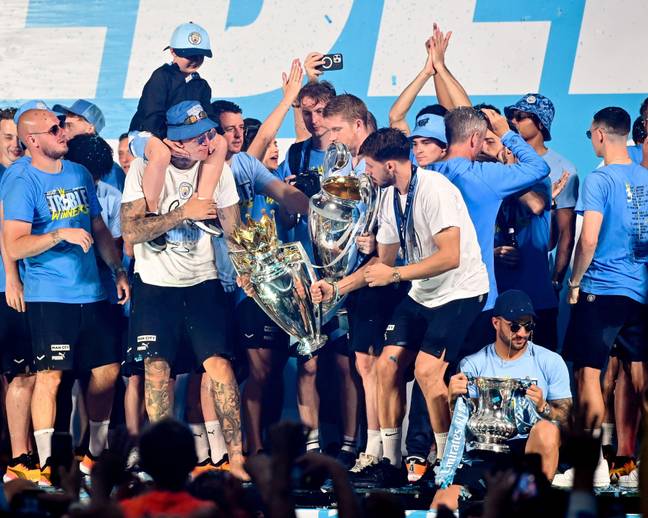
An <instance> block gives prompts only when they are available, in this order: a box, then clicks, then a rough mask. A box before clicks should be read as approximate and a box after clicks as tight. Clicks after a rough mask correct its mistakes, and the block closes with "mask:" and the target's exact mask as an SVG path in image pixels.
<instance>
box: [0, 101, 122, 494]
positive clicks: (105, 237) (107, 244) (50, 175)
mask: <svg viewBox="0 0 648 518" xmlns="http://www.w3.org/2000/svg"><path fill="white" fill-rule="evenodd" d="M18 134H19V137H20V140H21V141H22V142H23V143H24V144H25V145H26V146H27V149H28V150H29V151H30V154H31V156H32V161H31V162H28V161H18V162H17V163H16V164H14V166H12V168H13V167H15V168H16V170H15V171H7V172H6V173H5V174H7V175H8V177H7V182H6V183H5V185H4V195H3V196H4V198H3V208H4V219H5V221H4V225H3V238H4V243H5V250H6V252H7V255H8V257H9V258H10V259H11V260H14V261H16V260H19V259H24V262H25V275H24V284H25V293H24V297H25V302H26V304H27V315H28V318H29V323H30V328H31V333H32V347H33V353H34V362H35V367H36V370H37V374H36V385H35V388H34V396H33V400H32V421H33V426H34V437H35V439H36V446H37V450H38V456H39V459H40V465H41V477H42V479H43V482H44V483H46V484H47V483H49V478H50V474H51V470H50V466H49V464H48V461H49V458H50V456H51V437H52V434H53V431H54V429H53V425H54V416H55V410H56V393H57V390H58V385H59V383H60V380H61V376H62V371H63V370H71V369H75V370H77V371H78V372H84V371H90V373H91V377H90V383H89V389H88V393H87V403H88V413H89V419H90V430H91V433H90V448H89V449H90V455H91V456H98V455H99V454H101V452H102V451H103V449H104V447H105V445H106V440H107V434H108V423H109V418H110V409H111V405H112V398H113V390H114V384H115V380H116V378H117V376H118V374H119V359H120V356H121V355H120V350H119V347H118V343H117V342H116V341H115V340H114V339H113V337H112V334H111V333H110V332H109V329H108V328H109V327H110V322H109V321H108V319H107V302H106V301H105V298H106V296H105V293H104V291H103V289H102V287H101V283H100V281H99V275H98V272H97V263H96V258H95V250H96V251H98V252H99V254H100V255H101V257H102V259H103V260H104V261H105V262H106V264H108V266H109V267H110V268H111V269H112V270H113V272H114V273H115V276H116V281H115V283H116V286H117V293H118V296H119V298H120V302H122V303H124V302H126V301H127V300H128V298H129V296H130V288H129V286H128V280H127V278H126V271H125V270H124V269H123V267H122V266H121V262H120V259H119V255H118V253H117V249H116V247H115V244H114V241H113V238H112V236H111V235H110V232H109V231H108V229H107V228H106V225H105V224H104V222H103V220H102V219H101V207H100V205H99V202H98V201H97V197H96V194H95V189H94V185H93V182H92V178H91V177H90V174H89V173H88V171H87V170H86V169H85V168H84V167H82V166H80V165H78V164H74V163H73V162H68V161H66V160H61V157H63V156H64V155H65V153H66V152H67V151H68V146H67V135H66V133H65V129H64V127H63V126H62V125H61V123H60V122H59V120H58V118H57V117H56V115H55V114H54V113H52V112H50V111H48V110H43V109H36V110H27V111H25V112H23V113H22V114H21V116H20V119H19V121H18ZM95 243H96V248H95V247H94V244H95ZM91 462H92V459H90V458H89V459H88V462H85V460H84V464H86V465H87V464H91Z"/></svg>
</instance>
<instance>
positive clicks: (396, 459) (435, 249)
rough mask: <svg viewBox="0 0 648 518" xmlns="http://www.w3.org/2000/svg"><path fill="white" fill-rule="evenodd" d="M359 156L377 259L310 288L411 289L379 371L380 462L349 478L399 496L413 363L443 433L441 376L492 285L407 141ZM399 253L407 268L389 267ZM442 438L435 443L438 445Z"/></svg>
mask: <svg viewBox="0 0 648 518" xmlns="http://www.w3.org/2000/svg"><path fill="white" fill-rule="evenodd" d="M360 153H361V155H362V156H363V157H364V159H365V161H366V172H367V174H368V175H369V176H370V177H371V179H372V180H373V181H374V183H375V184H376V185H378V186H380V187H383V188H385V190H384V192H383V197H382V202H381V206H380V209H379V229H378V235H377V241H378V256H377V257H374V258H372V259H371V260H370V261H369V262H367V264H366V265H364V266H363V267H361V268H360V269H359V270H358V271H356V272H355V273H353V274H351V275H349V276H347V277H345V278H343V279H342V280H340V281H339V282H336V283H329V282H327V281H325V280H322V281H318V282H316V283H314V284H313V285H312V287H311V292H312V295H313V301H314V302H318V301H320V300H324V301H328V300H331V299H332V298H334V297H335V296H338V295H343V294H346V293H349V292H350V291H354V290H356V289H359V288H361V287H363V286H367V285H369V286H370V287H372V288H373V287H379V286H387V285H398V284H400V283H401V282H403V281H411V282H412V287H411V289H410V290H409V294H408V295H407V296H406V297H404V298H403V299H402V301H400V302H399V303H398V305H397V306H396V308H395V309H394V312H393V314H392V316H391V317H390V318H389V319H388V321H387V326H386V335H385V342H384V343H385V346H384V348H383V350H382V352H381V355H380V356H379V358H378V361H377V374H378V417H379V422H380V434H381V439H382V445H383V460H382V462H379V463H377V464H375V465H372V466H368V467H367V468H366V469H364V470H363V471H362V472H361V473H359V474H358V475H357V476H354V481H356V482H359V483H360V482H367V483H375V484H381V485H383V486H384V487H385V486H386V487H389V486H399V485H401V484H404V483H405V482H406V476H405V471H404V470H403V469H402V466H401V461H402V457H401V436H402V430H401V422H402V419H403V414H404V407H405V391H404V389H405V373H406V371H407V369H408V368H409V366H410V365H411V364H412V363H413V362H414V361H416V364H415V374H416V376H417V379H418V380H419V383H420V384H421V387H422V389H423V392H424V394H425V396H426V401H427V404H428V407H429V410H430V415H431V416H432V417H431V419H432V426H433V428H434V429H435V431H438V432H439V433H440V434H443V433H444V432H445V433H447V429H448V426H449V421H450V418H449V413H448V408H447V401H446V397H447V388H446V386H445V384H444V382H443V375H444V372H445V369H446V367H447V362H448V361H449V360H453V359H454V358H455V356H456V354H457V352H458V351H459V348H460V347H461V345H462V343H463V340H464V337H465V333H466V332H467V329H468V328H469V327H470V324H471V323H472V321H473V320H474V318H475V317H476V316H477V315H478V314H479V312H480V311H481V308H482V306H483V305H484V301H485V295H486V293H487V292H488V276H487V273H486V268H485V266H484V263H483V262H482V260H481V252H480V250H479V245H478V243H477V237H476V234H475V229H474V226H473V224H472V222H471V220H470V217H469V216H468V211H467V209H466V205H465V203H464V201H463V199H462V197H461V194H460V193H459V191H458V190H457V189H456V188H455V187H454V186H453V185H452V184H451V183H450V182H449V181H448V180H447V179H445V178H444V177H443V176H442V175H439V174H437V173H434V172H429V171H425V170H422V169H418V168H416V167H414V166H413V165H412V163H411V161H410V159H409V153H410V143H409V141H408V140H407V137H405V135H404V134H403V133H401V132H400V131H398V130H395V129H387V128H383V129H380V130H378V131H377V132H375V133H373V134H371V135H370V136H369V137H367V139H366V140H365V142H364V143H363V144H362V147H361V148H360ZM399 251H400V253H401V254H402V262H403V264H404V266H401V267H394V264H395V263H396V260H397V256H398V254H399ZM419 350H420V352H419ZM443 438H444V437H441V436H439V437H437V442H441V441H442V440H443ZM441 449H442V448H441Z"/></svg>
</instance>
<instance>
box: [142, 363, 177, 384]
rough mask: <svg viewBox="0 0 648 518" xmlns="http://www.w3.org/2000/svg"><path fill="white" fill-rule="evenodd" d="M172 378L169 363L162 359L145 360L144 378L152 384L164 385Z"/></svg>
mask: <svg viewBox="0 0 648 518" xmlns="http://www.w3.org/2000/svg"><path fill="white" fill-rule="evenodd" d="M170 376H171V368H170V367H169V363H168V362H167V361H166V360H164V359H162V358H146V360H144V377H145V379H146V381H148V382H152V383H164V382H166V381H168V380H169V377H170Z"/></svg>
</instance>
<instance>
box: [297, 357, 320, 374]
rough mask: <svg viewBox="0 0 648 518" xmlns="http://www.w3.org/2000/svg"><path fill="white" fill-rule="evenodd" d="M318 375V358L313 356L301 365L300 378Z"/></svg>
mask: <svg viewBox="0 0 648 518" xmlns="http://www.w3.org/2000/svg"><path fill="white" fill-rule="evenodd" d="M316 375H317V358H311V359H310V360H308V361H307V362H304V363H302V364H301V365H300V366H299V377H300V378H303V379H304V378H311V379H312V378H315V376H316Z"/></svg>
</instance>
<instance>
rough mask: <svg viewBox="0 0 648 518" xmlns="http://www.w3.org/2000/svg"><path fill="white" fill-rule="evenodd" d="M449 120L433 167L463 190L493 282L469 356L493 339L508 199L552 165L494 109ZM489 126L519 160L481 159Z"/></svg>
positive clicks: (461, 111) (463, 110)
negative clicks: (497, 264)
mask: <svg viewBox="0 0 648 518" xmlns="http://www.w3.org/2000/svg"><path fill="white" fill-rule="evenodd" d="M444 119H445V127H446V137H447V141H448V151H447V153H446V155H445V158H444V160H443V161H442V162H436V163H434V164H431V165H430V166H429V169H432V170H434V171H438V172H439V173H441V174H443V175H444V176H445V177H446V178H448V179H449V180H450V181H451V182H452V183H453V184H455V186H456V187H457V188H458V189H459V190H460V191H461V194H462V196H463V198H464V200H465V201H466V205H467V206H468V212H469V213H470V217H471V219H472V220H473V224H474V225H475V230H476V231H477V239H478V241H479V246H480V247H481V252H482V258H483V261H484V263H485V264H486V268H487V270H488V278H489V284H490V291H489V294H488V300H487V301H486V305H485V306H484V309H483V312H482V314H481V315H480V317H478V318H477V320H476V321H475V323H474V324H473V327H472V329H471V331H470V332H469V333H468V335H467V336H468V337H470V338H469V340H470V343H466V344H464V351H463V353H464V354H463V355H461V356H460V357H463V356H465V355H468V354H472V353H474V352H476V351H478V350H479V349H480V348H481V347H483V346H485V345H487V344H488V343H489V342H492V340H490V339H489V338H490V337H491V334H492V329H491V328H492V326H491V324H490V322H491V313H492V308H493V305H494V304H495V299H496V298H497V284H496V283H495V269H494V264H493V263H494V257H493V248H494V228H495V220H496V218H497V212H498V211H499V208H500V205H501V203H502V200H503V199H504V198H506V197H507V196H510V195H511V194H514V193H517V192H519V191H521V190H523V189H526V188H528V187H531V186H532V185H533V184H535V183H537V182H538V181H540V180H542V179H543V178H545V177H546V176H547V175H548V174H549V166H548V165H547V164H546V162H545V161H544V160H542V158H541V157H540V156H538V154H537V153H536V152H535V151H534V150H533V148H532V147H531V146H530V145H529V144H527V143H526V142H525V141H524V140H523V139H522V137H520V136H519V135H518V134H517V133H514V132H513V131H511V130H510V128H509V125H508V122H507V120H506V119H505V118H504V117H503V116H502V115H500V114H498V113H497V112H495V111H494V110H489V109H482V110H475V109H474V108H470V107H460V108H455V109H454V110H451V111H449V112H448V113H447V114H446V115H445V118H444ZM487 129H490V130H492V131H493V132H494V133H495V134H496V135H497V136H498V137H500V138H501V139H502V143H503V144H504V145H505V146H506V147H507V148H508V149H510V150H511V152H512V153H513V155H514V156H515V158H516V159H517V163H514V164H500V163H495V162H493V163H491V162H477V161H476V158H477V155H478V154H479V152H480V151H481V149H482V143H483V141H484V137H485V135H486V130H487ZM433 421H434V418H433ZM436 431H437V430H435V432H436ZM445 431H447V429H446V430H445Z"/></svg>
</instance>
